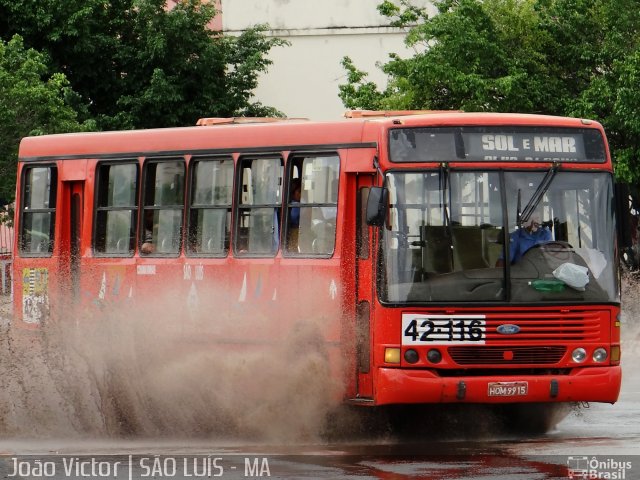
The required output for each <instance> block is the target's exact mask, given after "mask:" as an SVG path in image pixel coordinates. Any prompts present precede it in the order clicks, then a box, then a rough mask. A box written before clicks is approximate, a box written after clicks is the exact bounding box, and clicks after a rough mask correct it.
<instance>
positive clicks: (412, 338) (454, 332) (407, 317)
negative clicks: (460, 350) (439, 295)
mask: <svg viewBox="0 0 640 480" xmlns="http://www.w3.org/2000/svg"><path fill="white" fill-rule="evenodd" d="M486 333H487V322H486V320H485V315H430V314H416V313H403V314H402V345H483V344H484V343H485V339H486Z"/></svg>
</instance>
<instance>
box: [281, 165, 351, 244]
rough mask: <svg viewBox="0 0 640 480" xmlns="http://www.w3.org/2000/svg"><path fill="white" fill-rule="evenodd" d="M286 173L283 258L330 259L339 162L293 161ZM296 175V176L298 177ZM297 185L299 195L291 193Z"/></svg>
mask: <svg viewBox="0 0 640 480" xmlns="http://www.w3.org/2000/svg"><path fill="white" fill-rule="evenodd" d="M290 162H291V164H292V165H293V166H295V168H293V167H292V168H290V169H289V199H288V202H287V209H286V218H287V226H286V228H287V237H286V238H287V244H286V248H285V253H286V254H294V255H295V254H299V255H304V256H310V255H319V256H327V255H332V254H333V250H334V247H335V240H336V217H337V212H338V208H337V206H338V178H339V170H340V158H339V157H338V156H337V155H335V154H331V155H326V154H325V155H321V154H316V155H313V156H305V157H296V158H293V159H292V160H291V161H290ZM296 175H299V177H297V176H296ZM298 185H300V195H299V197H297V196H296V194H295V193H294V192H295V190H296V188H297V187H298Z"/></svg>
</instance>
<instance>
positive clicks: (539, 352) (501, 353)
mask: <svg viewBox="0 0 640 480" xmlns="http://www.w3.org/2000/svg"><path fill="white" fill-rule="evenodd" d="M566 350H567V348H566V347H564V346H533V347H524V346H522V347H518V346H514V347H484V346H470V347H449V348H448V352H449V355H450V356H451V358H452V359H453V361H454V362H456V363H457V364H458V365H506V364H509V365H524V364H537V365H552V364H555V363H558V362H559V361H560V359H562V357H563V356H564V354H565V352H566Z"/></svg>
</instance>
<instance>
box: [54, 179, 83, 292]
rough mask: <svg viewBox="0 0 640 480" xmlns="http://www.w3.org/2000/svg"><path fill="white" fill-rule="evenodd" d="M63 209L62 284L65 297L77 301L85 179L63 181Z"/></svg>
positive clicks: (61, 222)
mask: <svg viewBox="0 0 640 480" xmlns="http://www.w3.org/2000/svg"><path fill="white" fill-rule="evenodd" d="M62 191H63V202H64V203H63V210H62V212H61V213H62V218H61V219H60V223H59V225H61V229H60V231H61V242H60V257H59V258H60V272H61V274H62V276H61V279H60V286H61V288H62V293H63V295H64V296H63V297H62V298H68V299H69V301H70V302H72V303H76V301H77V300H78V299H79V297H80V259H81V239H82V227H83V222H82V212H83V211H84V181H70V182H67V181H63V182H62Z"/></svg>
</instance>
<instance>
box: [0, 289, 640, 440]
mask: <svg viewBox="0 0 640 480" xmlns="http://www.w3.org/2000/svg"><path fill="white" fill-rule="evenodd" d="M637 291H638V283H637V282H630V281H629V280H628V279H627V280H626V281H625V283H624V292H623V302H624V313H623V324H624V327H625V330H624V332H626V333H625V335H631V336H630V337H629V336H625V339H624V342H623V346H629V347H630V349H633V348H637V345H638V343H639V342H638V341H637V339H638V333H639V332H640V328H638V324H637V319H638V318H640V298H639V297H640V296H638V295H637ZM157 307H158V305H156V308H157ZM156 311H157V310H156ZM150 317H151V318H150ZM230 320H234V321H237V320H238V319H230ZM230 323H231V322H230ZM159 325H162V326H163V327H166V328H159ZM183 334H184V332H178V331H176V328H175V324H168V323H167V324H163V323H162V322H161V321H160V319H159V318H158V317H157V316H154V315H151V316H146V317H145V315H143V314H139V313H138V314H136V315H132V314H131V313H127V314H123V315H120V316H117V315H113V316H111V317H110V319H109V321H108V322H102V323H97V322H84V323H82V324H80V325H78V326H77V327H76V328H74V329H73V331H69V330H67V331H60V330H56V328H55V327H52V328H48V329H47V330H46V331H42V332H39V333H37V332H23V331H15V330H12V329H10V328H8V327H7V326H3V327H2V331H1V332H0V339H1V340H0V341H1V342H2V346H1V348H0V351H1V352H2V353H1V354H0V431H1V432H2V435H3V437H5V438H7V437H10V438H20V437H29V438H32V437H36V438H65V439H81V438H105V437H106V438H156V439H162V438H207V439H216V440H217V441H221V442H222V441H228V440H230V441H236V440H237V441H239V442H245V443H246V442H248V443H259V442H268V443H273V444H292V445H296V444H323V443H325V444H326V443H327V442H334V441H337V442H350V441H359V440H361V439H367V440H368V441H371V442H372V443H373V442H375V441H382V442H392V443H393V442H399V443H406V442H412V441H414V440H418V441H421V442H424V441H425V440H428V439H429V438H430V437H435V438H438V439H443V438H444V439H466V438H480V439H491V438H498V437H501V436H502V437H503V436H504V435H508V434H509V433H511V434H517V432H518V431H529V430H540V428H539V427H540V421H541V418H542V417H540V416H538V417H536V416H534V415H530V416H529V417H528V416H527V414H526V412H525V413H524V414H523V415H521V417H522V421H523V422H524V423H522V424H521V425H519V427H518V428H517V429H515V431H513V430H512V431H511V432H509V429H508V428H507V429H506V430H505V427H506V423H505V422H506V420H505V418H507V419H509V418H512V416H510V413H513V412H506V413H507V415H506V416H505V412H504V411H500V410H496V409H493V408H487V407H484V406H459V405H453V406H446V405H445V406H443V405H436V406H431V407H428V408H426V407H409V408H397V407H392V408H387V409H380V411H379V412H376V413H373V412H372V411H370V410H369V411H364V412H363V411H362V410H358V411H357V412H355V413H354V411H353V410H351V409H346V408H338V404H339V402H338V400H337V399H338V397H339V395H338V394H337V392H339V391H340V390H341V385H340V384H339V383H338V382H336V381H335V380H334V379H332V376H331V375H330V373H329V367H328V365H327V364H326V360H325V355H324V353H323V352H322V351H321V350H319V349H317V348H315V346H314V345H313V341H312V340H310V336H309V335H307V334H306V333H305V332H304V329H302V330H298V331H296V332H294V333H293V334H291V335H289V336H288V337H287V339H286V341H284V342H282V343H280V344H278V345H277V346H273V347H271V348H269V349H264V348H250V349H247V350H245V351H243V352H242V353H238V352H237V351H236V350H237V348H236V347H235V346H234V345H215V346H212V345H211V344H208V343H206V342H204V341H202V339H199V338H188V336H187V337H186V339H185V338H184V335H183ZM176 336H180V338H181V339H183V340H186V341H181V342H178V343H177V344H176V341H175V340H176ZM300 352H304V354H300ZM625 355H629V352H625V351H624V349H623V359H624V358H625ZM509 408H511V407H509ZM547 413H548V412H547ZM553 413H554V415H555V418H553V419H552V418H548V419H547V420H548V421H549V424H553V423H554V422H555V421H557V420H558V418H560V417H561V416H562V415H564V414H565V413H566V412H553ZM327 418H329V422H328V423H327V421H326V420H327ZM527 418H529V424H527V423H526V422H527ZM545 421H546V420H545ZM505 431H506V432H507V433H505Z"/></svg>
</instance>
